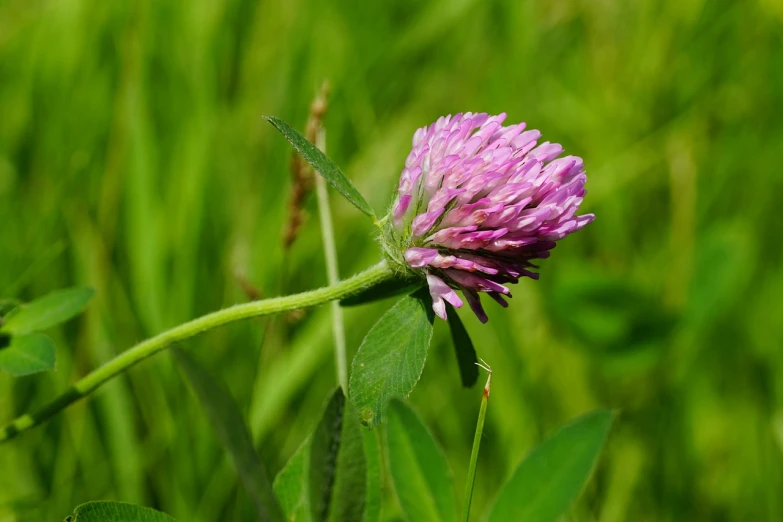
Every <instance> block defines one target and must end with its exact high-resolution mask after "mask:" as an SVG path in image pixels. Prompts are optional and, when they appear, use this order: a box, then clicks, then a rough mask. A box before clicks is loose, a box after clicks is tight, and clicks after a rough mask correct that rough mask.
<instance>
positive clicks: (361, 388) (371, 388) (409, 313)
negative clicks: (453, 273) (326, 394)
mask: <svg viewBox="0 0 783 522" xmlns="http://www.w3.org/2000/svg"><path fill="white" fill-rule="evenodd" d="M432 318H433V313H432V308H431V307H429V306H427V304H426V303H425V302H424V301H423V300H422V299H420V298H418V297H416V296H408V297H403V298H402V299H401V300H400V301H399V302H397V304H395V305H394V306H393V307H392V308H391V310H389V311H388V312H386V313H385V314H384V315H383V317H381V318H380V319H379V320H378V322H377V323H375V325H374V326H373V327H372V328H371V329H370V331H369V333H368V334H367V336H365V338H364V341H362V344H361V346H360V347H359V351H358V352H357V353H356V356H355V357H354V359H353V364H352V366H351V382H350V388H351V399H352V400H353V403H354V406H356V409H357V410H358V411H359V415H360V416H361V421H362V423H363V424H366V425H367V426H369V427H373V426H375V425H376V424H378V423H379V422H381V420H382V418H383V414H384V410H385V409H386V405H387V404H388V402H389V399H390V398H392V397H402V398H404V397H407V396H408V395H409V394H410V392H411V391H412V390H413V387H414V386H416V383H417V382H418V381H419V377H421V372H422V370H423V369H424V362H425V361H426V360H427V350H428V349H429V346H430V340H431V339H432Z"/></svg>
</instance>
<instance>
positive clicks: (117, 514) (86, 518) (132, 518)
mask: <svg viewBox="0 0 783 522" xmlns="http://www.w3.org/2000/svg"><path fill="white" fill-rule="evenodd" d="M65 522H174V519H173V518H171V517H170V516H168V515H166V514H165V513H161V512H160V511H155V510H154V509H150V508H148V507H143V506H136V505H134V504H127V503H125V502H87V503H86V504H82V505H81V506H78V507H77V508H76V509H74V511H73V515H71V516H69V517H67V518H66V519H65Z"/></svg>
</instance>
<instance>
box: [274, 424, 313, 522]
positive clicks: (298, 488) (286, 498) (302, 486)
mask: <svg viewBox="0 0 783 522" xmlns="http://www.w3.org/2000/svg"><path fill="white" fill-rule="evenodd" d="M309 476H310V439H307V440H305V441H304V442H303V443H302V445H301V446H299V448H298V449H297V450H296V452H295V453H294V454H293V455H292V456H291V458H290V459H288V462H287V463H286V465H285V467H284V468H283V469H281V470H280V473H278V474H277V477H275V482H274V485H273V486H274V490H275V494H276V495H277V498H278V500H280V507H282V508H283V513H284V514H285V519H286V520H290V521H296V522H309V521H310V520H311V517H310V492H309V491H308V486H309Z"/></svg>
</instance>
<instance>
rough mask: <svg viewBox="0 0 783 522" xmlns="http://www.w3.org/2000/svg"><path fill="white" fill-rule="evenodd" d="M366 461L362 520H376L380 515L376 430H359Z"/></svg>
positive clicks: (379, 453)
mask: <svg viewBox="0 0 783 522" xmlns="http://www.w3.org/2000/svg"><path fill="white" fill-rule="evenodd" d="M361 432H362V437H364V456H365V460H366V462H367V497H366V498H367V501H366V502H365V504H364V516H363V517H362V522H378V520H379V518H380V516H381V451H380V448H379V447H378V443H379V439H378V436H377V435H378V433H379V432H378V430H373V431H370V430H361Z"/></svg>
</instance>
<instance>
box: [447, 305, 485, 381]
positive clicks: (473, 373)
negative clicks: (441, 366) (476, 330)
mask: <svg viewBox="0 0 783 522" xmlns="http://www.w3.org/2000/svg"><path fill="white" fill-rule="evenodd" d="M446 306H447V307H448V322H449V329H450V330H451V340H452V341H453V342H454V351H455V352H456V354H457V364H458V365H459V375H460V377H462V386H464V387H465V388H470V387H471V386H473V385H474V384H476V381H477V380H478V375H479V371H478V366H477V365H476V363H477V362H478V359H477V358H476V349H475V348H474V347H473V341H471V340H470V336H469V335H468V332H467V330H465V326H464V325H463V324H462V320H461V319H460V318H459V315H457V311H456V310H455V309H454V307H453V306H451V305H450V304H446Z"/></svg>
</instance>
